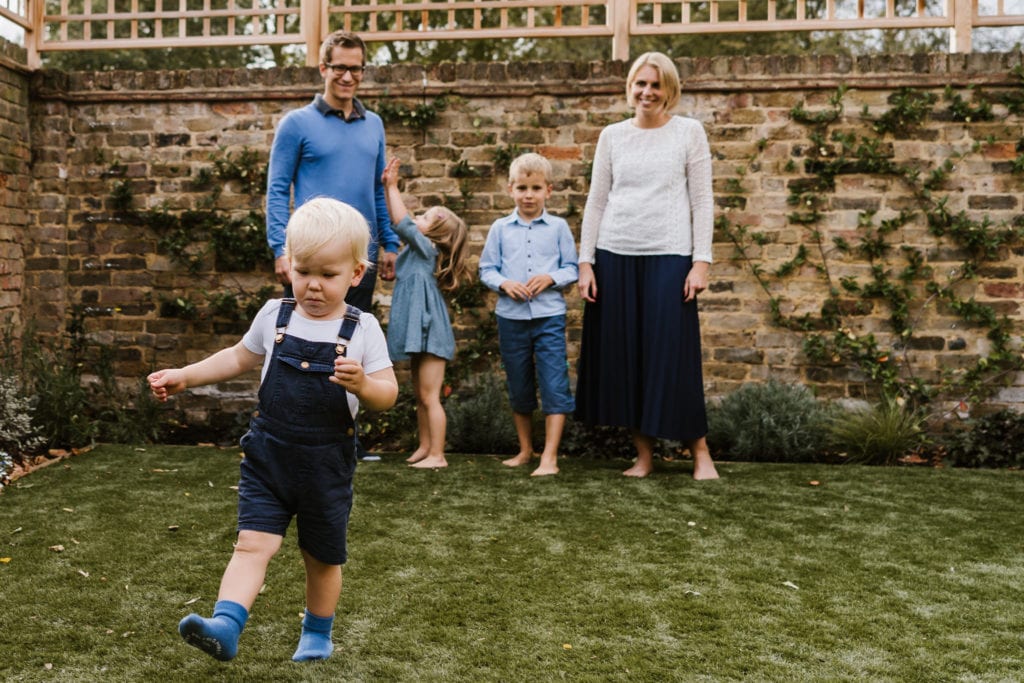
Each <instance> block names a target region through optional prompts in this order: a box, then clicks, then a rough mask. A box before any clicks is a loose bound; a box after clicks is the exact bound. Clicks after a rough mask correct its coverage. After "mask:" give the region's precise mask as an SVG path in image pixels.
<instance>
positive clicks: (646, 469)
mask: <svg viewBox="0 0 1024 683" xmlns="http://www.w3.org/2000/svg"><path fill="white" fill-rule="evenodd" d="M653 471H654V467H652V466H649V465H641V464H640V463H637V464H635V465H633V466H632V467H630V468H629V469H628V470H626V471H625V472H623V473H622V475H623V476H624V477H636V478H638V479H640V478H643V477H646V476H647V475H648V474H650V473H651V472H653Z"/></svg>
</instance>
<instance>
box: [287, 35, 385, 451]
mask: <svg viewBox="0 0 1024 683" xmlns="http://www.w3.org/2000/svg"><path fill="white" fill-rule="evenodd" d="M365 67H366V44H365V43H363V40H362V38H360V37H359V36H358V35H356V34H354V33H349V32H347V31H335V32H334V33H332V34H330V35H329V36H327V38H326V39H325V40H324V42H323V44H322V45H321V46H320V75H321V76H322V77H323V79H324V92H323V94H322V95H321V94H318V95H317V96H316V97H315V98H313V101H312V102H311V103H310V104H308V105H306V106H305V107H302V108H301V109H296V110H294V111H291V112H289V113H287V114H286V115H285V116H284V118H282V119H281V122H280V123H279V124H278V126H277V131H276V132H275V134H274V144H273V146H272V147H271V149H270V167H269V169H268V172H267V243H268V244H269V245H270V248H271V250H273V252H274V273H275V275H276V276H277V279H278V281H279V282H281V284H283V285H284V291H285V296H291V295H292V290H291V282H290V279H289V266H288V258H287V257H286V256H285V255H284V234H285V226H286V225H287V224H288V218H289V216H290V215H291V205H292V200H293V199H294V205H295V207H296V208H297V207H299V206H302V205H303V204H305V203H306V202H307V201H308V200H310V199H313V198H314V197H333V198H334V199H339V200H341V201H343V202H345V203H346V204H349V205H351V206H353V207H355V208H356V209H357V210H358V211H359V212H360V213H361V214H363V216H364V217H365V218H366V222H367V223H369V224H370V232H371V239H370V253H369V259H370V262H371V263H373V262H376V263H377V269H374V268H370V269H368V270H367V271H366V273H365V274H364V275H363V279H362V281H361V282H360V283H359V285H357V286H355V287H352V288H351V289H349V292H348V296H346V297H345V301H346V302H348V303H350V304H352V305H353V306H355V307H356V308H359V309H361V310H363V311H367V312H372V310H373V290H374V286H375V285H376V283H377V272H376V271H377V270H379V271H380V277H381V279H382V280H393V279H394V277H395V259H396V258H397V255H398V236H397V235H396V234H395V232H394V231H393V230H392V229H391V218H390V216H388V210H387V205H386V204H385V201H384V185H383V184H382V183H381V174H382V173H383V172H384V165H385V162H386V149H385V140H384V123H383V122H382V121H381V119H380V117H379V116H377V114H375V113H373V112H371V111H367V109H366V107H364V106H363V104H362V102H360V101H359V100H358V99H356V96H355V95H356V90H357V89H358V88H359V84H360V83H362V81H363V74H364V73H365ZM357 453H358V454H359V457H360V460H379V459H380V458H379V457H378V456H371V455H369V454H368V453H367V452H366V451H365V450H364V449H363V448H361V447H357Z"/></svg>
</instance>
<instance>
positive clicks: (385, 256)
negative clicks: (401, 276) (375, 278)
mask: <svg viewBox="0 0 1024 683" xmlns="http://www.w3.org/2000/svg"><path fill="white" fill-rule="evenodd" d="M397 260H398V254H396V253H395V252H393V251H385V252H381V255H380V258H378V259H377V274H378V275H379V276H380V279H381V280H394V279H395V261H397Z"/></svg>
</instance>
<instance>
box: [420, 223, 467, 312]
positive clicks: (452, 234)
mask: <svg viewBox="0 0 1024 683" xmlns="http://www.w3.org/2000/svg"><path fill="white" fill-rule="evenodd" d="M423 215H424V217H426V218H427V221H428V225H427V229H426V230H424V231H423V234H424V235H426V237H427V238H428V239H429V240H430V241H431V242H433V243H434V246H435V247H437V251H438V253H439V254H440V256H439V258H438V259H437V266H436V267H435V268H434V277H435V278H437V286H438V287H440V288H441V289H443V290H444V291H446V292H450V291H452V290H453V289H457V288H458V286H459V285H461V284H462V283H463V282H465V281H467V280H469V277H470V268H469V264H468V263H466V241H467V236H468V233H469V229H468V228H466V222H465V221H463V220H462V219H461V218H459V217H458V216H456V215H455V214H454V213H452V212H451V211H449V210H448V209H446V208H444V207H443V206H435V207H431V208H429V209H427V211H426V213H424V214H423Z"/></svg>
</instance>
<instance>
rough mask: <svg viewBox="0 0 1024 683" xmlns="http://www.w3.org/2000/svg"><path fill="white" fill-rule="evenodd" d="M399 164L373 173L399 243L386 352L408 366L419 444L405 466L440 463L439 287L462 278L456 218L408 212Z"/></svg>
mask: <svg viewBox="0 0 1024 683" xmlns="http://www.w3.org/2000/svg"><path fill="white" fill-rule="evenodd" d="M399 163H400V162H399V160H398V159H392V160H391V161H389V162H388V165H387V166H386V167H385V169H384V173H383V175H382V176H381V178H382V180H383V181H384V192H385V195H384V196H385V198H386V200H387V205H388V213H389V214H390V215H391V222H392V223H393V224H394V229H395V232H396V233H398V236H399V237H400V238H401V239H402V241H403V242H405V245H406V246H405V249H403V250H402V253H400V254H399V255H398V260H397V261H396V262H395V289H394V291H393V293H392V295H391V313H390V316H389V318H388V352H389V353H390V354H391V358H392V360H396V361H397V360H405V359H407V358H408V359H409V361H410V363H411V366H412V367H411V370H412V388H413V394H415V396H416V424H417V427H418V432H419V446H418V447H417V448H416V450H415V451H413V453H412V455H410V456H409V457H408V458H407V460H406V461H407V462H408V463H409V464H410V465H411V466H412V467H420V468H437V467H447V466H448V461H447V460H446V459H445V457H444V440H445V429H446V427H447V423H448V421H447V417H446V416H445V412H444V407H443V406H442V405H441V386H442V384H443V383H444V368H445V364H446V363H447V362H448V361H450V360H452V358H454V357H455V334H454V333H453V332H452V323H451V319H450V318H449V317H448V305H447V303H446V302H445V299H444V296H442V294H441V291H442V290H444V291H446V292H447V291H452V290H454V289H456V288H457V287H458V286H459V285H460V284H461V283H463V282H465V281H466V280H468V279H469V277H470V272H471V271H470V268H469V266H468V265H467V264H466V233H467V229H466V224H465V222H463V220H462V219H461V218H459V217H458V216H456V215H455V214H454V213H452V212H451V211H449V210H448V209H446V208H444V207H443V206H433V207H431V208H429V209H427V210H426V211H425V212H424V213H422V214H420V215H419V216H411V215H410V214H409V211H408V210H407V209H406V207H405V202H404V201H402V193H401V192H400V191H399V189H398V167H399Z"/></svg>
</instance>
